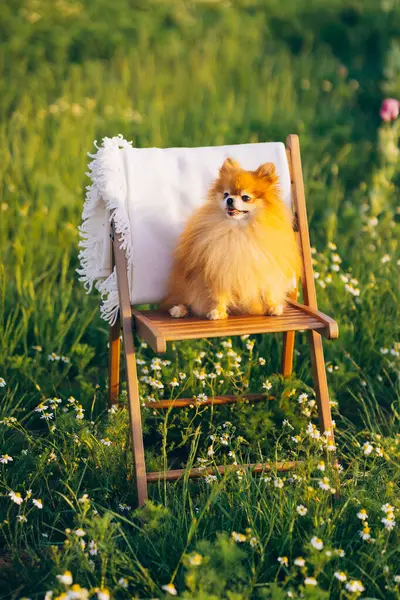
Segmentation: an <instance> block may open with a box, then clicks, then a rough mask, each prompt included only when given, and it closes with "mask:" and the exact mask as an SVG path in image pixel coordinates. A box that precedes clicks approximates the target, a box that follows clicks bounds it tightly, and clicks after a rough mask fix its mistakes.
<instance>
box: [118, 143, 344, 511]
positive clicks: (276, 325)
mask: <svg viewBox="0 0 400 600" xmlns="http://www.w3.org/2000/svg"><path fill="white" fill-rule="evenodd" d="M286 154H287V159H288V163H289V170H290V179H291V189H292V204H293V206H292V208H293V214H294V220H295V225H294V229H295V231H296V232H297V233H296V235H297V236H298V242H299V247H300V250H301V256H302V261H303V273H302V277H301V284H302V291H303V298H304V304H299V303H298V302H297V301H296V299H297V290H296V291H295V292H294V293H293V294H292V296H291V298H289V299H288V301H287V307H286V308H285V310H284V313H283V315H281V316H232V317H229V318H228V319H227V320H222V321H210V320H207V319H200V318H197V317H190V316H188V317H185V318H183V319H173V318H172V317H170V315H169V314H168V313H164V312H162V311H160V310H144V311H138V310H135V309H133V308H132V307H131V304H130V297H129V286H128V278H127V260H126V257H125V254H124V252H123V251H122V250H121V248H120V245H119V241H118V239H117V237H116V236H114V235H113V234H112V239H113V255H114V258H113V260H114V261H115V266H116V272H117V280H118V292H119V301H120V312H119V317H118V319H117V321H116V323H115V324H114V325H113V326H112V327H110V356H109V403H110V405H113V404H116V403H117V402H118V395H119V380H120V375H119V371H120V329H121V326H122V334H123V342H124V355H125V361H126V373H127V387H128V403H129V415H130V427H131V431H132V451H133V460H134V465H135V473H136V481H137V489H138V503H139V506H141V505H142V504H143V503H144V502H145V500H146V499H147V497H148V494H147V483H148V482H155V481H158V480H159V479H167V480H169V481H172V480H176V479H179V478H180V477H181V476H182V475H183V473H184V470H183V469H177V470H170V471H167V472H152V473H147V474H146V466H145V458H144V448H143V433H142V424H141V415H140V400H139V388H138V378H137V372H136V358H135V347H134V342H133V331H134V330H135V331H136V333H137V334H138V335H139V336H140V337H141V338H143V339H144V340H146V342H147V343H148V344H149V345H150V346H151V348H152V349H153V350H154V352H157V353H161V352H165V351H166V344H167V342H169V341H177V340H188V339H198V338H208V337H209V338H214V337H219V336H234V335H243V334H256V333H276V332H282V333H283V350H282V362H281V371H282V374H283V375H284V376H285V377H289V376H290V374H291V372H292V364H293V349H294V336H295V331H299V330H308V341H309V346H310V352H311V365H312V373H313V379H314V385H315V393H316V399H317V404H318V413H319V421H320V428H321V431H322V432H327V435H328V436H329V437H330V439H332V440H333V429H332V419H331V410H330V405H329V396H328V385H327V380H326V371H325V361H324V354H323V348H322V339H321V336H324V337H326V338H327V339H334V338H337V337H338V326H337V323H336V322H335V321H334V320H333V319H331V318H330V317H328V316H326V315H325V314H323V313H321V312H319V311H318V308H317V296H316V291H315V284H314V274H313V267H312V260H311V248H310V239H309V232H308V222H307V212H306V202H305V195H304V185H303V174H302V167H301V158H300V145H299V139H298V136H297V135H289V136H288V137H287V139H286ZM246 398H248V399H249V400H250V401H252V400H254V401H255V400H260V399H262V398H265V395H263V394H248V395H246ZM234 401H235V397H234V396H218V397H215V398H209V399H208V400H207V401H206V402H205V404H226V403H230V402H234ZM190 404H193V399H192V398H181V399H179V400H162V401H160V402H156V403H152V404H151V406H152V408H168V407H170V406H175V407H177V408H178V407H184V406H189V405H190ZM248 466H249V468H251V469H252V470H253V471H255V472H260V471H264V470H268V469H271V468H272V465H269V464H265V463H264V464H255V465H248ZM294 466H295V463H293V462H286V463H280V464H277V465H273V468H276V469H277V470H290V469H293V468H294ZM227 468H229V469H232V468H233V469H234V468H235V467H234V466H232V465H231V466H229V467H227ZM217 469H218V471H219V472H220V473H223V472H224V470H225V467H223V466H221V467H218V468H217ZM209 472H214V469H210V470H209ZM204 473H205V471H204V470H199V469H196V468H193V469H191V470H190V473H189V476H190V477H199V476H202V475H204Z"/></svg>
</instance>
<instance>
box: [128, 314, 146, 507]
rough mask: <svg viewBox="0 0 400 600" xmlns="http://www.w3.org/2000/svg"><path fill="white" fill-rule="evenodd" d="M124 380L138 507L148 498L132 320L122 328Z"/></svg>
mask: <svg viewBox="0 0 400 600" xmlns="http://www.w3.org/2000/svg"><path fill="white" fill-rule="evenodd" d="M123 336H124V354H125V364H126V379H127V384H128V404H129V418H130V426H131V432H132V451H133V460H134V464H135V474H136V484H137V490H138V505H139V506H142V505H143V504H144V502H145V501H146V500H147V498H148V493H147V478H146V464H145V460H144V447H143V430H142V417H141V414H140V397H139V383H138V378H137V370H136V356H135V346H134V343H133V334H132V320H131V319H130V320H129V322H128V327H127V326H126V323H125V326H124V327H123Z"/></svg>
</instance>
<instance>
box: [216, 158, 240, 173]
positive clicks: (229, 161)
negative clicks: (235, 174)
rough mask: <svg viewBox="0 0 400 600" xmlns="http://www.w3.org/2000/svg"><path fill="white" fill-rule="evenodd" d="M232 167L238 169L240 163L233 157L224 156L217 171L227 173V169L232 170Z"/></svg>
mask: <svg viewBox="0 0 400 600" xmlns="http://www.w3.org/2000/svg"><path fill="white" fill-rule="evenodd" d="M233 169H240V165H239V163H238V162H237V160H233V158H226V159H225V160H224V163H223V165H222V167H221V168H220V170H219V172H220V174H222V173H227V172H228V171H232V170H233Z"/></svg>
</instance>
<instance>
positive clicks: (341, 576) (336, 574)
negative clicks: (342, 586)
mask: <svg viewBox="0 0 400 600" xmlns="http://www.w3.org/2000/svg"><path fill="white" fill-rule="evenodd" d="M333 575H334V577H336V579H338V580H339V581H346V579H347V575H346V573H344V572H343V571H335V572H334V574H333Z"/></svg>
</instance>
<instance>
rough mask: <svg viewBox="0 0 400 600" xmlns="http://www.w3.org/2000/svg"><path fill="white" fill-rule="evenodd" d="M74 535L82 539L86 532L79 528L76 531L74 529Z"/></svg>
mask: <svg viewBox="0 0 400 600" xmlns="http://www.w3.org/2000/svg"><path fill="white" fill-rule="evenodd" d="M74 534H75V535H77V536H78V537H83V536H84V535H86V531H84V530H83V529H82V528H81V527H79V528H78V529H75V531H74Z"/></svg>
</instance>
